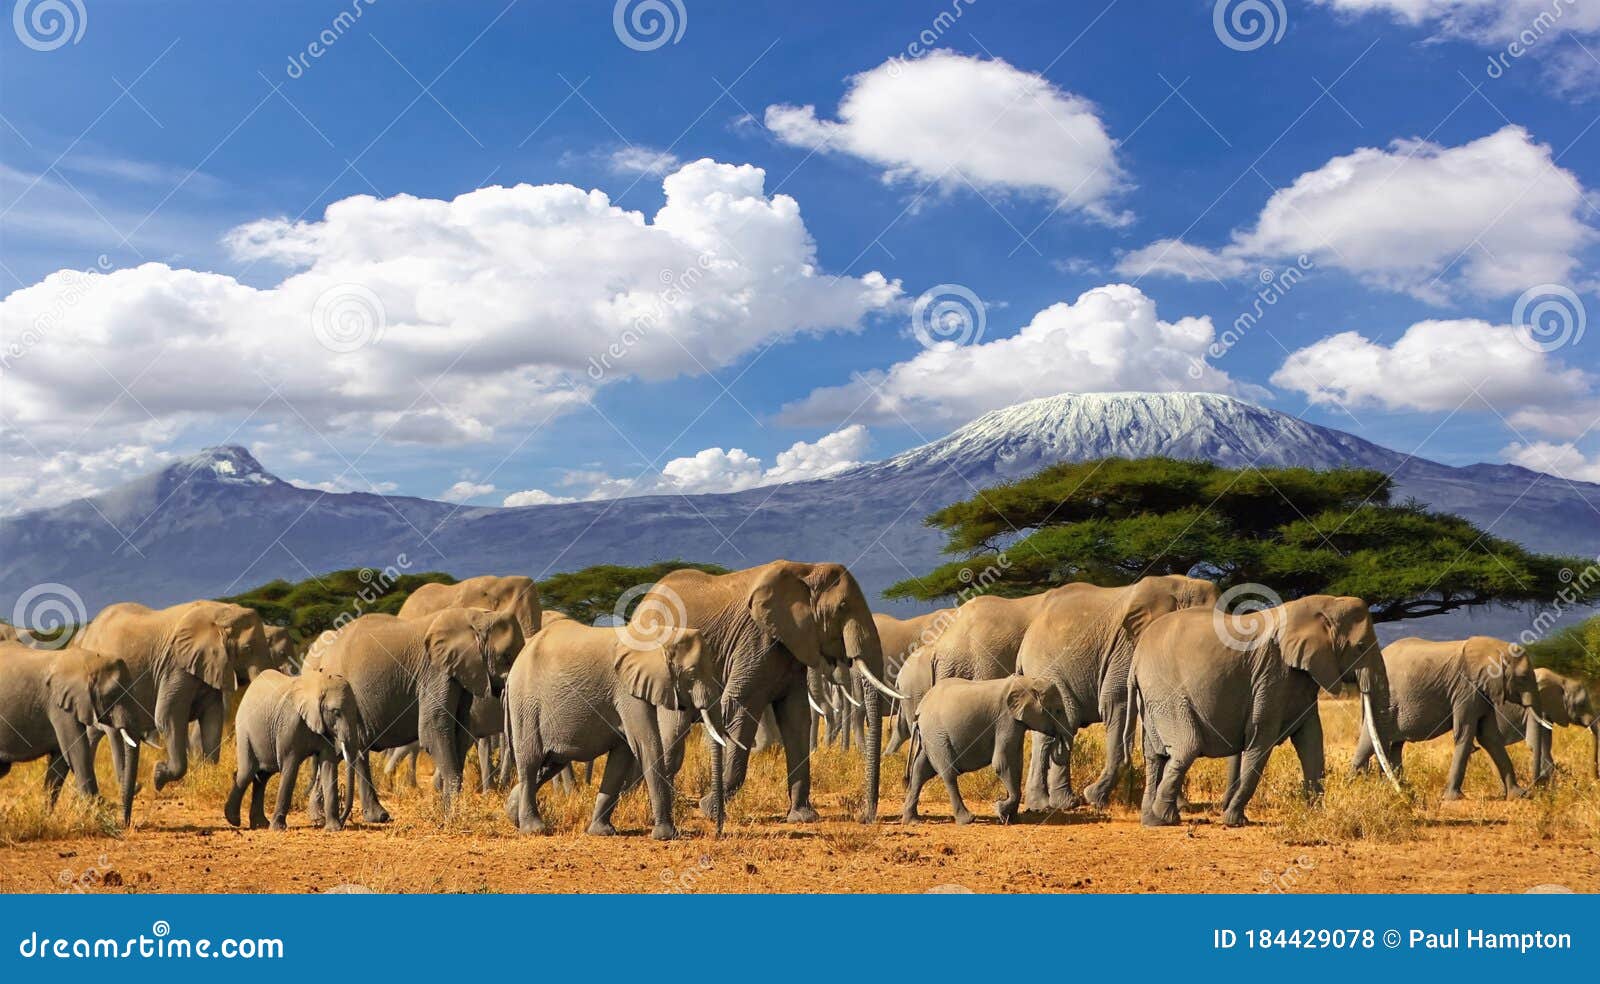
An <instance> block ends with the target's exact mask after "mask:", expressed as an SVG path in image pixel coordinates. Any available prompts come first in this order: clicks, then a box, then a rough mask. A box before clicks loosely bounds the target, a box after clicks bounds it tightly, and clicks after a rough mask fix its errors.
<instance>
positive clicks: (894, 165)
mask: <svg viewBox="0 0 1600 984" xmlns="http://www.w3.org/2000/svg"><path fill="white" fill-rule="evenodd" d="M837 115H838V118H837V119H834V120H828V119H820V118H818V116H817V111H816V107H815V106H790V105H775V106H768V107H767V110H766V125H767V128H768V129H769V130H771V131H772V132H773V133H774V134H775V135H776V136H777V137H778V139H779V140H782V141H783V142H785V143H788V144H793V145H795V146H799V147H807V148H813V149H816V150H819V151H825V152H826V151H833V152H838V153H842V154H849V155H852V156H854V157H859V158H861V159H863V160H866V161H869V162H871V163H873V164H875V165H877V166H879V167H881V168H883V171H884V178H885V180H886V181H890V182H894V181H915V182H919V183H923V184H926V183H930V182H931V183H937V184H939V185H940V186H941V187H942V188H943V189H944V190H947V191H948V190H954V189H958V188H964V187H965V186H966V185H967V184H968V183H970V184H971V185H972V186H974V187H976V188H977V189H979V190H980V191H983V192H1015V193H1020V194H1025V195H1033V196H1039V197H1044V198H1047V199H1050V200H1052V201H1058V202H1061V203H1063V205H1064V207H1065V208H1067V209H1077V210H1080V211H1082V212H1084V213H1085V214H1087V215H1089V216H1091V217H1093V218H1095V219H1097V220H1099V221H1102V222H1107V223H1110V224H1122V223H1123V222H1125V221H1126V220H1127V217H1126V216H1125V215H1123V214H1122V213H1121V212H1120V211H1118V210H1116V209H1115V208H1113V207H1112V206H1111V204H1110V200H1111V199H1112V198H1113V197H1114V196H1115V195H1116V193H1117V192H1119V191H1121V190H1123V188H1124V185H1125V179H1124V175H1123V171H1122V167H1121V165H1120V164H1119V163H1118V161H1117V143H1116V141H1115V140H1113V139H1112V137H1111V135H1110V134H1109V133H1108V132H1107V131H1106V126H1105V123H1104V122H1103V121H1102V120H1101V119H1100V116H1099V115H1098V113H1097V112H1096V110H1095V107H1094V105H1093V104H1092V103H1090V102H1089V101H1088V100H1086V99H1084V98H1083V97H1081V96H1078V95H1075V94H1073V93H1071V92H1066V91H1064V90H1062V89H1060V88H1058V87H1056V86H1055V85H1053V84H1052V83H1051V82H1050V81H1049V80H1048V79H1045V78H1044V77H1043V76H1040V75H1036V74H1034V73H1032V72H1025V71H1023V70H1021V69H1018V68H1015V67H1013V66H1011V65H1010V64H1008V63H1006V62H1004V61H1001V60H999V59H985V58H976V57H971V56H967V55H959V54H955V53H952V52H949V51H935V52H932V53H931V54H928V55H926V56H925V57H922V58H919V59H915V60H908V59H891V60H890V61H887V62H884V63H883V64H882V65H879V66H878V67H876V68H873V69H870V70H868V71H865V72H862V73H861V74H859V75H856V76H853V77H852V78H851V79H850V80H849V82H848V89H847V91H846V92H845V95H844V98H843V99H841V100H840V102H839V109H838V114H837Z"/></svg>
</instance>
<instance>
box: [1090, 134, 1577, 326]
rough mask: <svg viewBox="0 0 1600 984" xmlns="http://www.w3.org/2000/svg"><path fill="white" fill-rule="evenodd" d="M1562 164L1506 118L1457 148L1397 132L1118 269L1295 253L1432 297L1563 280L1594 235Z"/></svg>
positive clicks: (1237, 267) (1182, 271)
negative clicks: (1255, 212)
mask: <svg viewBox="0 0 1600 984" xmlns="http://www.w3.org/2000/svg"><path fill="white" fill-rule="evenodd" d="M1588 212H1589V206H1588V205H1587V204H1585V201H1584V189H1583V187H1582V185H1580V184H1579V183H1578V181H1577V179H1576V178H1575V177H1574V176H1573V174H1572V173H1571V172H1569V171H1567V170H1564V169H1563V168H1561V167H1560V166H1559V165H1557V164H1556V162H1555V160H1554V158H1553V155H1552V153H1551V149H1550V147H1549V146H1548V145H1546V144H1541V143H1537V142H1536V141H1534V139H1533V137H1532V136H1531V135H1530V134H1529V133H1528V131H1527V130H1525V129H1523V128H1522V127H1520V126H1511V125H1508V126H1506V127H1504V128H1502V129H1501V130H1499V131H1497V132H1495V133H1491V134H1489V135H1488V136H1485V137H1481V138H1479V139H1477V140H1473V141H1471V142H1469V143H1465V144H1462V145H1461V146H1459V147H1445V146H1441V145H1439V144H1436V143H1431V142H1429V141H1426V140H1397V141H1395V142H1394V143H1393V144H1391V145H1390V146H1389V147H1388V148H1387V149H1379V148H1375V147H1363V148H1360V149H1358V150H1356V151H1354V152H1352V153H1350V154H1347V155H1345V156H1343V157H1335V158H1333V159H1332V160H1330V161H1328V163H1326V164H1324V165H1323V166H1322V167H1320V168H1317V169H1316V170H1314V171H1308V172H1306V173H1305V174H1302V175H1300V176H1299V177H1298V178H1296V179H1295V180H1294V182H1293V183H1292V184H1290V185H1289V186H1288V187H1286V188H1281V189H1279V190H1278V191H1277V192H1275V193H1273V195H1272V196H1271V197H1270V198H1269V199H1268V200H1267V204H1266V206H1265V207H1264V208H1263V209H1262V210H1261V214H1260V215H1259V216H1258V217H1257V219H1256V222H1255V225H1254V227H1252V228H1248V229H1240V230H1236V231H1235V232H1234V233H1233V236H1232V240H1231V241H1230V242H1229V243H1228V244H1226V245H1224V246H1221V247H1218V248H1209V247H1204V246H1198V245H1194V244H1190V243H1185V242H1183V241H1182V240H1175V239H1165V240H1161V241H1158V242H1156V243H1153V244H1151V245H1149V246H1146V247H1144V248H1143V249H1139V250H1135V251H1133V252H1131V253H1128V254H1127V255H1125V256H1124V257H1123V258H1122V260H1121V262H1120V263H1119V265H1118V269H1119V271H1120V272H1121V273H1123V274H1124V275H1125V276H1131V277H1143V276H1146V275H1149V274H1152V273H1155V274H1169V275H1176V276H1181V277H1186V278H1189V279H1198V278H1200V277H1205V276H1214V277H1219V278H1220V277H1236V276H1240V275H1243V274H1246V273H1247V272H1249V271H1251V270H1253V269H1255V268H1256V267H1257V266H1261V265H1270V264H1272V263H1275V262H1281V261H1283V260H1285V259H1287V258H1289V257H1294V256H1300V255H1304V256H1307V257H1310V258H1312V259H1313V260H1314V262H1315V263H1316V265H1317V266H1319V267H1328V268H1335V269H1340V270H1344V271H1346V272H1348V273H1351V274H1353V275H1354V276H1356V277H1358V278H1360V279H1361V280H1362V281H1364V282H1366V283H1369V284H1372V285H1374V286H1378V287H1381V288H1385V289H1389V290H1398V291H1405V292H1408V293H1411V294H1413V295H1416V296H1418V297H1421V298H1424V299H1426V300H1429V301H1432V302H1442V301H1444V300H1446V299H1447V298H1448V297H1449V296H1450V294H1451V293H1452V292H1455V291H1457V290H1464V291H1467V292H1470V293H1473V294H1478V295H1486V296H1503V295H1507V294H1516V293H1520V292H1521V291H1523V290H1526V289H1527V288H1529V287H1532V286H1534V285H1535V284H1541V283H1552V282H1553V283H1566V282H1570V280H1571V278H1572V276H1573V275H1574V273H1575V272H1577V268H1578V265H1579V258H1578V253H1579V252H1580V251H1581V250H1582V249H1583V248H1584V247H1585V246H1587V245H1588V244H1590V243H1591V242H1592V241H1593V240H1594V238H1595V232H1594V229H1593V228H1591V227H1590V226H1589V225H1587V224H1586V222H1585V219H1584V217H1585V216H1586V215H1587V214H1588Z"/></svg>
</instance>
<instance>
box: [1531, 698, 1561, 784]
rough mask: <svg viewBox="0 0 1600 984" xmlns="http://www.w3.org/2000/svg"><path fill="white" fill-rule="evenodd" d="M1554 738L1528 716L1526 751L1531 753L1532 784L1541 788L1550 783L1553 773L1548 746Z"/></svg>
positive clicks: (1553, 763)
mask: <svg viewBox="0 0 1600 984" xmlns="http://www.w3.org/2000/svg"><path fill="white" fill-rule="evenodd" d="M1553 738H1554V736H1553V735H1551V733H1550V732H1549V731H1547V730H1545V728H1544V726H1543V725H1541V724H1540V723H1539V722H1538V721H1535V720H1534V719H1533V715H1532V714H1529V715H1528V729H1527V734H1526V739H1527V742H1528V750H1529V751H1530V752H1531V753H1532V755H1531V762H1532V769H1533V784H1534V785H1535V786H1543V785H1546V784H1548V783H1549V782H1550V779H1551V774H1552V773H1553V772H1555V762H1554V760H1553V759H1552V758H1551V755H1550V745H1551V742H1552V740H1553Z"/></svg>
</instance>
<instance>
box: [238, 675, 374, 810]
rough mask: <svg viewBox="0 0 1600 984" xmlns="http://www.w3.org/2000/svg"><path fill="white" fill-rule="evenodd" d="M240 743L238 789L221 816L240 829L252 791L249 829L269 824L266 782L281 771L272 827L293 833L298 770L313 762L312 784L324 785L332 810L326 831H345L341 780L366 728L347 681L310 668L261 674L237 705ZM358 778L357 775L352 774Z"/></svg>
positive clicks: (327, 804) (326, 803) (362, 742)
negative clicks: (244, 804)
mask: <svg viewBox="0 0 1600 984" xmlns="http://www.w3.org/2000/svg"><path fill="white" fill-rule="evenodd" d="M234 741H235V744H236V745H237V750H238V759H237V767H236V769H235V771H234V778H233V789H232V791H231V792H229V794H228V802H227V804H226V805H225V806H224V807H223V816H224V817H226V818H227V820H228V823H229V824H231V825H232V826H235V827H237V826H239V806H240V804H241V803H242V802H243V800H244V794H245V790H246V789H251V790H252V793H251V796H250V827H251V829H259V828H261V827H266V826H269V821H268V818H267V814H266V809H265V803H264V800H265V799H266V794H267V780H268V779H269V778H271V777H272V776H273V775H275V774H277V773H279V772H281V773H283V778H282V779H281V780H280V781H279V783H278V799H277V803H276V804H275V805H274V807H273V810H272V818H271V820H270V826H271V828H272V829H273V830H287V829H288V823H287V817H288V814H289V804H290V801H291V800H292V799H293V797H294V785H295V782H296V780H297V779H298V777H299V773H300V766H301V764H302V763H304V762H307V761H309V762H311V763H312V765H313V767H314V770H315V771H314V773H313V776H314V780H313V781H320V783H321V786H322V803H323V805H324V808H325V810H326V818H325V819H324V821H323V826H324V828H325V829H327V830H340V829H343V827H344V819H345V817H344V816H341V815H340V813H339V790H338V785H337V779H336V776H337V774H338V765H339V761H340V760H341V759H343V760H344V761H345V762H354V758H355V752H356V750H357V749H359V748H362V747H364V746H365V742H366V727H365V725H364V724H363V723H362V720H361V709H360V708H359V707H358V706H357V705H356V695H355V691H353V690H351V689H350V684H349V682H347V681H346V680H345V679H344V677H341V676H338V675H337V674H333V673H328V672H325V671H323V670H316V669H312V670H307V671H306V672H305V673H303V674H301V675H300V676H288V675H287V674H284V673H280V672H278V671H277V670H265V671H263V672H261V673H260V674H258V675H257V676H256V678H255V680H254V681H253V682H252V683H251V684H250V687H249V689H248V690H246V691H245V694H244V699H243V700H241V701H240V702H239V711H238V713H237V714H236V715H235V716H234ZM352 774H353V773H352Z"/></svg>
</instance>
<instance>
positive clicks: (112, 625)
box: [75, 601, 269, 790]
mask: <svg viewBox="0 0 1600 984" xmlns="http://www.w3.org/2000/svg"><path fill="white" fill-rule="evenodd" d="M75 645H78V646H81V647H83V648H84V649H89V650H92V651H94V652H98V653H103V654H105V655H107V656H116V657H119V658H121V659H122V660H123V661H124V662H126V663H127V664H128V669H129V671H130V672H131V673H132V674H133V680H134V682H133V686H132V688H131V694H132V697H133V699H134V701H135V702H136V703H138V704H139V706H141V707H143V708H145V709H146V711H147V714H150V715H153V717H154V730H156V731H158V732H160V734H161V738H162V740H163V741H164V742H165V751H166V753H167V758H166V760H165V761H163V762H157V763H156V768H155V784H156V789H158V790H159V789H160V788H161V787H163V786H165V785H166V784H167V783H170V782H176V781H177V780H179V779H181V778H183V776H184V774H185V773H187V772H188V770H189V742H188V731H189V722H190V721H198V722H199V724H200V738H201V754H202V756H203V757H205V758H206V759H207V760H209V761H213V762H214V761H216V760H217V756H218V751H219V749H220V747H221V744H222V724H223V718H224V716H225V715H226V712H227V695H228V694H229V693H231V692H233V691H234V690H237V689H238V688H239V687H241V686H244V685H245V684H247V683H249V681H250V672H251V668H252V667H265V666H266V665H267V660H268V658H269V656H268V653H269V647H268V642H267V629H266V626H265V625H264V624H263V623H262V621H261V616H259V615H257V614H256V613H255V612H254V611H252V610H251V609H249V608H245V607H243V606H240V605H232V604H227V603H224V602H218V601H190V602H185V603H184V604H181V605H172V606H170V607H168V608H162V609H150V608H146V607H145V606H144V605H139V604H134V603H132V602H123V603H120V604H116V605H108V606H106V608H104V609H102V610H101V612H100V614H99V615H96V616H95V618H94V621H92V622H90V623H89V627H88V628H86V629H84V630H83V632H82V633H80V634H79V637H78V639H77V641H76V642H75ZM140 737H146V738H147V740H148V737H147V735H146V736H140ZM123 747H124V743H122V742H112V743H111V758H112V763H113V765H114V766H115V768H116V770H117V774H118V775H121V774H122V770H123Z"/></svg>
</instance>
